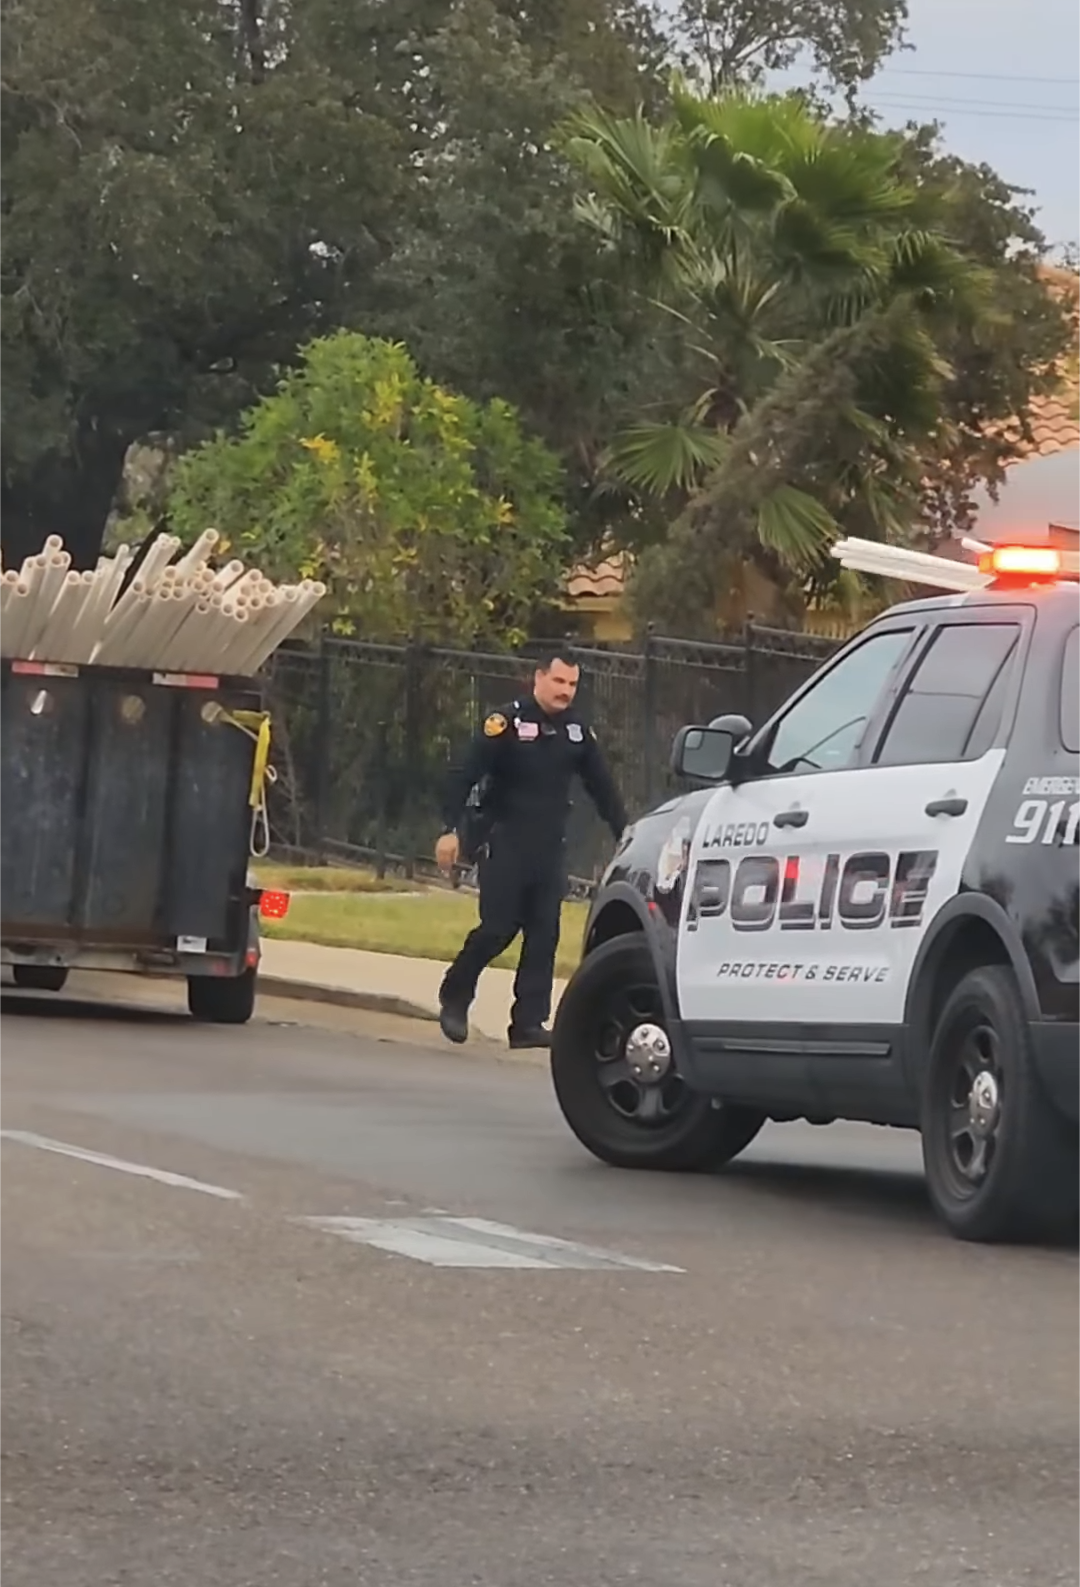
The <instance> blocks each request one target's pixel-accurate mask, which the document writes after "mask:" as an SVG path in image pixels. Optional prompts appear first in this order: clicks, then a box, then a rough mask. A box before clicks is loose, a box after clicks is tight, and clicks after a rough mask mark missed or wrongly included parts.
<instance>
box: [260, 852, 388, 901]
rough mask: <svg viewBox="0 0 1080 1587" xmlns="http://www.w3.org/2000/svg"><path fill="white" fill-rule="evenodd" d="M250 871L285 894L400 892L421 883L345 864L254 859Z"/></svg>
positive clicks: (262, 883) (266, 885)
mask: <svg viewBox="0 0 1080 1587" xmlns="http://www.w3.org/2000/svg"><path fill="white" fill-rule="evenodd" d="M251 871H252V875H253V876H254V878H255V881H256V884H257V885H258V886H259V887H271V888H280V889H281V890H283V891H284V892H286V893H301V892H306V893H400V892H402V891H405V890H407V889H411V888H412V887H414V886H419V885H420V884H419V883H413V882H406V881H403V880H402V879H401V878H400V877H397V876H383V877H378V876H376V875H375V872H374V871H362V870H357V869H354V868H353V867H352V866H346V865H279V864H278V863H277V862H276V861H274V860H254V861H253V862H252V866H251Z"/></svg>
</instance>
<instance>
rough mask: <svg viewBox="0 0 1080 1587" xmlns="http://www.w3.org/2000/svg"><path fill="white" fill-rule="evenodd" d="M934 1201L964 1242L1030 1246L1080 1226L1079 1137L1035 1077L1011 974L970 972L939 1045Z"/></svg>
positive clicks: (929, 1138) (928, 1095)
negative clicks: (1018, 1242)
mask: <svg viewBox="0 0 1080 1587" xmlns="http://www.w3.org/2000/svg"><path fill="white" fill-rule="evenodd" d="M922 1147H923V1162H924V1164H925V1167H926V1181H927V1185H928V1187H929V1190H930V1197H931V1200H932V1201H933V1203H934V1206H935V1208H936V1209H937V1212H938V1213H939V1215H940V1216H941V1218H942V1219H943V1220H944V1222H945V1223H946V1224H947V1225H948V1227H949V1229H950V1230H951V1231H952V1233H953V1234H955V1235H956V1236H958V1238H960V1239H962V1240H984V1241H996V1240H1028V1239H1037V1238H1039V1237H1041V1236H1046V1235H1054V1234H1059V1233H1062V1232H1064V1231H1065V1230H1067V1229H1070V1228H1072V1227H1073V1226H1074V1225H1075V1222H1076V1216H1077V1132H1076V1128H1075V1126H1070V1125H1069V1124H1068V1123H1067V1122H1066V1121H1065V1120H1064V1119H1063V1118H1061V1117H1060V1115H1059V1114H1057V1113H1056V1112H1055V1111H1054V1109H1053V1108H1052V1107H1051V1105H1050V1102H1049V1100H1048V1099H1047V1097H1046V1094H1045V1092H1044V1091H1043V1088H1042V1085H1041V1084H1040V1082H1039V1078H1038V1075H1037V1074H1036V1071H1035V1060H1034V1054H1033V1052H1032V1048H1031V1038H1030V1035H1029V1032H1028V1023H1027V1019H1026V1016H1025V1014H1024V1010H1023V1007H1022V1004H1021V1001H1020V992H1019V988H1018V987H1017V985H1016V980H1015V978H1014V976H1013V973H1012V971H1011V970H1009V969H1006V968H1005V967H1004V966H1002V965H985V966H983V967H982V968H981V969H978V970H972V971H971V972H970V973H969V974H968V975H965V976H964V978H963V980H962V981H961V982H960V983H959V985H958V986H957V987H956V989H955V990H954V991H953V993H952V995H951V996H950V998H949V1000H948V1002H947V1003H946V1004H945V1007H944V1009H943V1010H942V1013H941V1017H940V1019H939V1020H938V1023H937V1028H936V1030H935V1031H934V1036H933V1040H932V1042H931V1047H930V1061H929V1066H928V1069H927V1075H926V1086H925V1091H924V1095H923V1114H922Z"/></svg>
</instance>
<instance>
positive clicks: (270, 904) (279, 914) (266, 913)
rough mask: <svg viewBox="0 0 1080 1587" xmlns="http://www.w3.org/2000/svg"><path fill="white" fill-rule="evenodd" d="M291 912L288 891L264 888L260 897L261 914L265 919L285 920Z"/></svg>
mask: <svg viewBox="0 0 1080 1587" xmlns="http://www.w3.org/2000/svg"><path fill="white" fill-rule="evenodd" d="M288 913H289V895H288V893H279V892H275V891H273V890H271V889H264V890H263V894H262V897H261V898H260V899H259V914H260V915H261V916H262V917H263V919H264V920H284V919H285V916H286V915H287V914H288Z"/></svg>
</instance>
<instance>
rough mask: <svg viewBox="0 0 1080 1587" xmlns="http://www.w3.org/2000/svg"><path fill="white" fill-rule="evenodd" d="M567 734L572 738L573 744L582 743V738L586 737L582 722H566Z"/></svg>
mask: <svg viewBox="0 0 1080 1587" xmlns="http://www.w3.org/2000/svg"><path fill="white" fill-rule="evenodd" d="M566 736H567V738H568V739H569V740H570V742H571V744H580V743H581V741H582V739H583V738H584V737H585V734H584V733H583V731H582V728H581V723H580V722H567V724H566Z"/></svg>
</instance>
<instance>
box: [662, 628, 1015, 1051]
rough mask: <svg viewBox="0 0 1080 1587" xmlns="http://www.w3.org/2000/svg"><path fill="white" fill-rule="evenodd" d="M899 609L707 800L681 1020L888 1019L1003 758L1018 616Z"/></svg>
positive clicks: (695, 857)
mask: <svg viewBox="0 0 1080 1587" xmlns="http://www.w3.org/2000/svg"><path fill="white" fill-rule="evenodd" d="M904 615H905V614H900V613H898V614H897V616H896V618H895V619H893V620H892V621H891V622H886V623H885V624H884V625H882V626H880V627H878V628H876V629H875V630H874V631H873V632H871V633H869V634H867V636H866V637H865V638H864V639H863V640H862V641H861V642H859V643H858V644H857V645H855V646H854V647H853V648H851V649H850V650H848V651H847V652H846V653H845V655H843V656H842V657H841V658H840V659H839V660H838V661H837V662H836V663H835V664H834V665H833V666H832V667H830V668H829V669H828V670H827V671H826V672H824V673H823V674H822V675H821V676H819V677H818V678H817V679H816V680H815V681H814V682H813V683H812V684H811V685H810V686H809V688H808V689H806V690H805V691H804V692H803V693H802V694H800V695H799V696H797V697H796V699H795V700H794V701H793V703H792V704H791V706H789V707H788V709H787V710H786V711H784V712H783V713H782V714H781V715H780V717H779V718H778V719H777V720H776V721H775V722H774V723H773V724H772V726H771V727H770V728H769V729H768V730H767V733H766V735H765V739H764V743H763V745H762V748H763V749H764V750H765V762H766V764H765V765H764V767H763V770H762V772H761V773H760V774H759V775H757V776H756V777H754V778H752V779H751V780H748V781H746V782H743V783H741V784H739V785H738V786H736V787H730V786H724V787H721V788H719V789H718V790H717V792H716V794H715V795H714V797H713V799H712V800H711V801H710V803H709V804H708V806H707V807H706V809H705V811H704V814H703V816H702V819H701V821H700V823H699V825H698V829H697V832H696V833H695V837H694V843H693V848H692V852H691V858H690V867H691V877H690V884H689V886H688V887H687V889H686V902H685V904H684V907H683V916H682V923H681V928H680V934H679V949H678V959H677V979H678V992H679V1008H680V1012H681V1014H682V1017H683V1018H684V1019H685V1020H689V1021H693V1022H701V1023H708V1024H717V1025H729V1024H749V1023H753V1024H763V1025H768V1026H778V1025H779V1026H782V1025H789V1024H812V1025H820V1026H826V1025H895V1024H899V1023H901V1021H902V1018H903V1011H904V1003H905V998H906V993H907V987H908V982H909V979H910V974H911V968H912V965H913V963H914V960H915V956H916V953H917V951H918V947H919V943H920V941H921V940H922V937H923V934H924V932H925V930H926V927H927V926H928V925H929V923H930V921H931V920H932V919H933V917H934V916H935V915H936V913H937V912H938V910H939V909H940V908H941V907H942V906H943V905H944V904H945V903H946V902H948V900H949V899H950V898H951V897H953V896H954V894H955V893H956V892H957V891H958V889H959V886H960V877H961V872H962V870H963V866H964V862H965V859H966V857H967V854H968V850H969V849H970V846H971V842H972V838H973V836H974V833H975V831H976V828H977V826H978V823H979V820H980V817H981V816H982V813H983V810H984V808H985V805H986V801H987V798H988V796H989V793H990V790H991V788H992V786H993V783H994V779H995V778H996V776H997V774H998V771H999V769H1000V766H1001V762H1002V759H1003V757H1004V750H1003V749H1001V748H999V747H996V746H997V745H998V742H999V737H1000V729H1001V727H1002V725H1003V712H1004V711H1005V709H1006V708H1007V707H1008V706H1009V703H1010V701H1011V699H1012V698H1013V696H1012V695H1011V694H1010V689H1012V688H1013V686H1014V683H1015V680H1016V671H1017V669H1016V661H1017V657H1018V654H1019V650H1020V644H1021V639H1022V630H1023V627H1024V623H1025V619H1024V618H1023V616H1022V615H1019V614H1018V613H1017V612H1016V611H1015V610H1009V611H1008V612H1006V611H1003V610H1002V609H1001V608H994V609H989V610H988V609H987V608H982V609H981V611H977V610H974V609H973V610H972V611H971V612H970V613H969V614H965V613H964V611H963V609H962V607H960V606H945V607H943V608H940V609H937V610H934V611H932V612H920V613H913V614H910V615H907V617H906V621H905V620H904ZM991 618H992V619H993V620H992V621H991V620H990V619H991Z"/></svg>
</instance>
